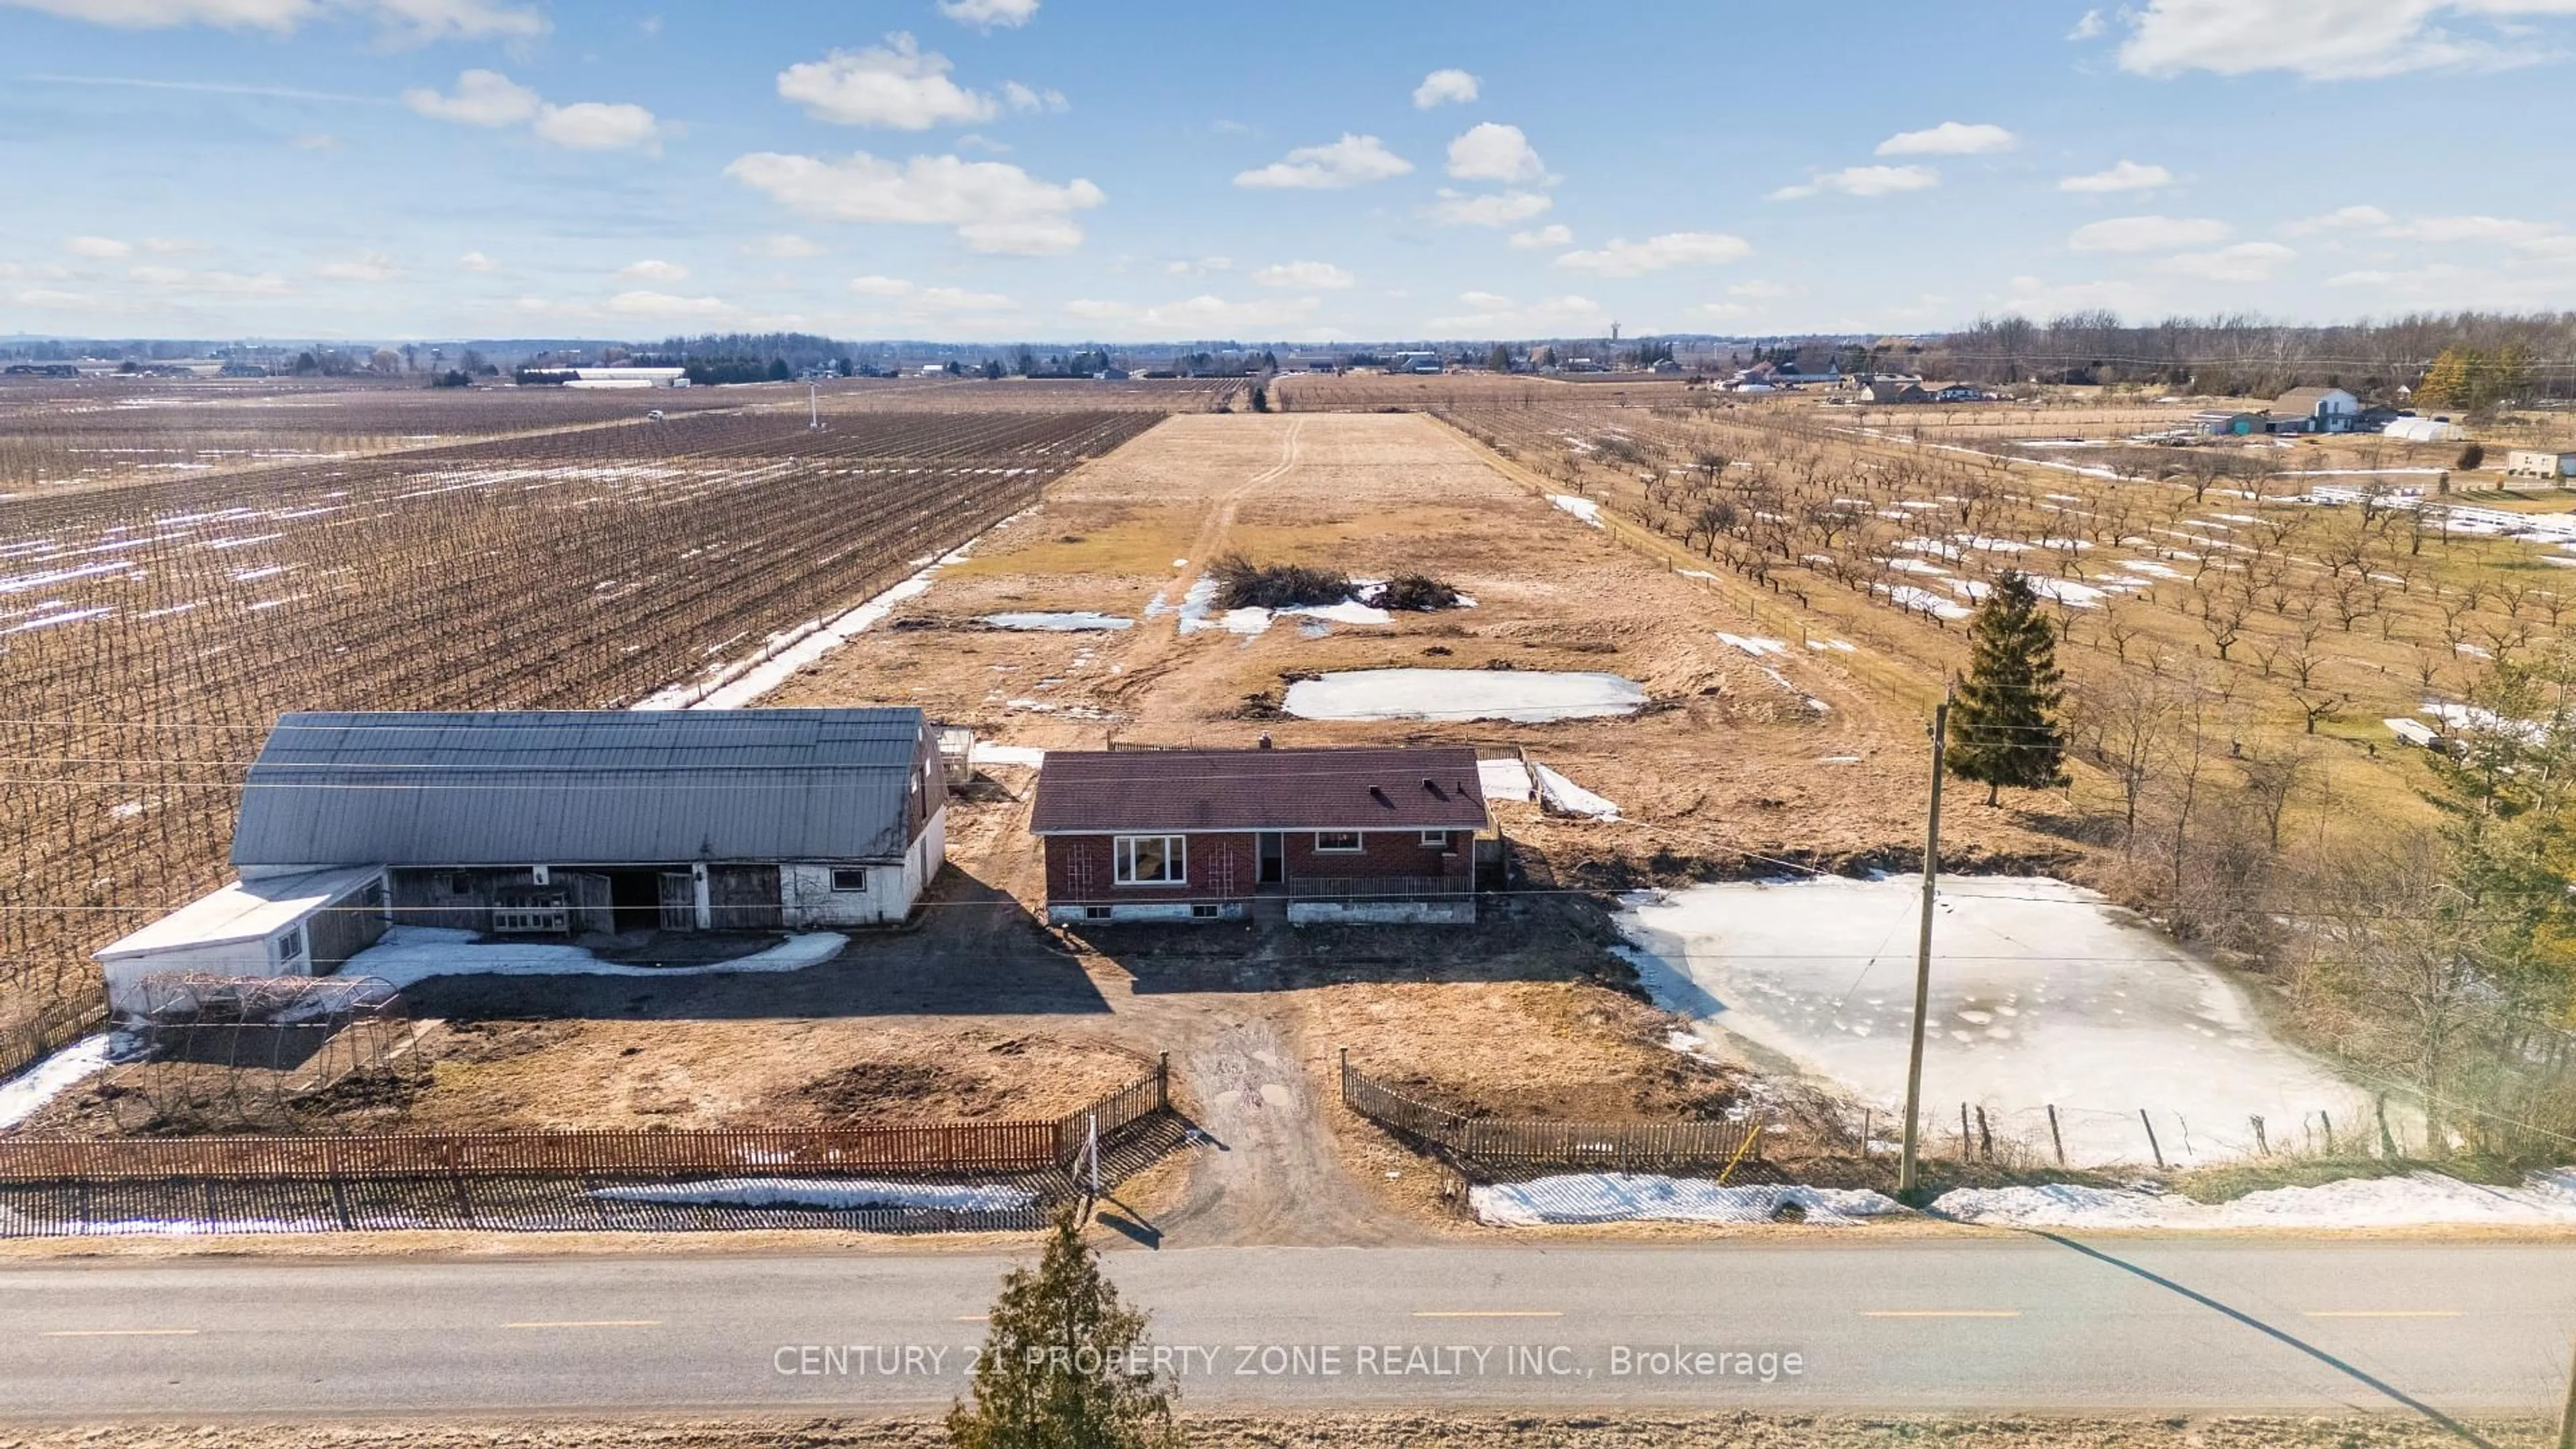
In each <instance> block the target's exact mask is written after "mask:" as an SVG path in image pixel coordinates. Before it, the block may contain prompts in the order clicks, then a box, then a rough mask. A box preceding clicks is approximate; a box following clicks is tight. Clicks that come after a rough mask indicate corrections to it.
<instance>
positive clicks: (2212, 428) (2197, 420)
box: [2191, 408, 2265, 438]
mask: <svg viewBox="0 0 2576 1449" xmlns="http://www.w3.org/2000/svg"><path fill="white" fill-rule="evenodd" d="M2264 421H2265V419H2264V416H2263V414H2261V413H2240V412H2230V411H2228V410H2227V409H2225V408H2204V409H2202V410H2201V411H2199V412H2196V413H2193V414H2192V415H2191V426H2192V430H2193V431H2195V432H2198V433H2202V434H2205V435H2207V436H2209V437H2213V438H2243V437H2249V436H2251V435H2253V434H2255V433H2259V432H2262V431H2263V424H2264Z"/></svg>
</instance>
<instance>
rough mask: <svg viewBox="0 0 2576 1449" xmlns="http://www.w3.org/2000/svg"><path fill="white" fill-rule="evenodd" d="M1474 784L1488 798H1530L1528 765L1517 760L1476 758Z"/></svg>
mask: <svg viewBox="0 0 2576 1449" xmlns="http://www.w3.org/2000/svg"><path fill="white" fill-rule="evenodd" d="M1476 785H1477V788H1478V789H1479V790H1480V791H1482V792H1483V794H1484V796H1485V798H1486V799H1488V800H1519V801H1523V802H1527V801H1528V800H1529V799H1530V798H1531V796H1530V772H1529V767H1528V766H1527V765H1524V764H1522V763H1521V762H1520V761H1518V760H1478V761H1477V762H1476Z"/></svg>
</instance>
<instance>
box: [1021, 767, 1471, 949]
mask: <svg viewBox="0 0 2576 1449" xmlns="http://www.w3.org/2000/svg"><path fill="white" fill-rule="evenodd" d="M1486 823H1487V818H1486V814H1485V796H1484V791H1483V788H1482V785H1481V784H1480V782H1479V780H1478V777H1477V772H1476V752H1475V751H1474V750H1473V749H1467V748H1449V747H1443V748H1428V749H1396V748H1353V749H1306V750H1272V749H1257V750H1117V751H1107V752H1097V753H1085V752H1068V751H1056V750H1051V751H1049V752H1048V753H1047V757H1046V763H1045V764H1044V765H1043V766H1042V767H1041V768H1040V769H1039V771H1038V785H1037V803H1036V806H1035V807H1034V809H1033V811H1032V813H1031V816H1030V821H1029V830H1030V833H1032V834H1034V835H1036V836H1037V837H1038V838H1039V839H1040V840H1041V841H1043V842H1044V844H1045V851H1046V904H1047V919H1048V920H1050V921H1054V922H1057V923H1059V924H1064V923H1073V922H1081V921H1135V920H1147V921H1216V920H1238V919H1241V918H1243V917H1244V916H1246V915H1247V914H1249V913H1250V909H1251V906H1252V903H1253V901H1254V900H1255V899H1256V898H1259V897H1265V896H1270V897H1278V898H1280V899H1282V900H1284V901H1285V903H1286V913H1287V917H1288V919H1289V921H1290V922H1292V923H1299V924H1302V923H1307V922H1319V921H1378V922H1389V921H1403V922H1441V923H1466V922H1471V921H1473V920H1475V918H1476V896H1475V853H1476V852H1475V843H1476V837H1477V835H1478V834H1479V833H1480V832H1481V831H1483V830H1484V829H1485V827H1486Z"/></svg>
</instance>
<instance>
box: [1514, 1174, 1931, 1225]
mask: <svg viewBox="0 0 2576 1449" xmlns="http://www.w3.org/2000/svg"><path fill="white" fill-rule="evenodd" d="M1467 1201H1468V1203H1469V1205H1470V1206H1472V1207H1473V1208H1474V1209H1475V1210H1476V1217H1477V1219H1478V1220H1479V1221H1481V1222H1484V1223H1486V1224H1488V1225H1490V1226H1494V1227H1513V1228H1519V1227H1535V1226H1537V1225H1539V1224H1542V1223H1641V1222H1665V1223H1767V1222H1770V1221H1772V1218H1773V1215H1774V1214H1776V1213H1778V1212H1779V1211H1780V1209H1781V1207H1782V1205H1784V1204H1791V1203H1794V1204H1796V1205H1797V1206H1798V1207H1799V1208H1801V1209H1803V1210H1804V1211H1805V1213H1806V1218H1805V1221H1806V1222H1807V1223H1808V1224H1809V1225H1811V1226H1815V1227H1850V1226H1852V1225H1854V1224H1856V1223H1858V1222H1859V1221H1860V1220H1861V1219H1863V1218H1874V1217H1883V1216H1885V1215H1886V1214H1889V1213H1897V1212H1903V1211H1904V1209H1903V1208H1902V1207H1900V1206H1898V1205H1897V1203H1896V1200H1895V1199H1893V1198H1890V1197H1887V1196H1885V1195H1884V1194H1881V1193H1875V1192H1871V1191H1869V1190H1868V1189H1866V1188H1833V1187H1803V1186H1797V1185H1794V1184H1793V1185H1787V1186H1772V1185H1763V1186H1753V1187H1720V1186H1718V1185H1717V1184H1716V1183H1714V1182H1710V1181H1706V1180H1704V1179H1700V1178H1688V1177H1659V1176H1655V1175H1652V1174H1648V1173H1636V1172H1581V1173H1567V1174H1564V1175H1562V1176H1557V1177H1542V1178H1537V1179H1534V1180H1532V1181H1529V1182H1502V1183H1492V1184H1488V1185H1484V1186H1478V1187H1471V1188H1469V1189H1468V1190H1467Z"/></svg>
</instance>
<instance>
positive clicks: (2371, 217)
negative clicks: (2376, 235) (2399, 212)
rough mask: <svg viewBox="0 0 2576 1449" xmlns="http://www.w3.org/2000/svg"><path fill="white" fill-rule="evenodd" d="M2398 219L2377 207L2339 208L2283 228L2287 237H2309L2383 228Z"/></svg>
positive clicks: (2302, 219) (2301, 219) (2305, 218)
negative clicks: (2360, 229) (2319, 234)
mask: <svg viewBox="0 0 2576 1449" xmlns="http://www.w3.org/2000/svg"><path fill="white" fill-rule="evenodd" d="M2396 219H2397V218H2395V217H2393V216H2390V215H2389V214H2388V213H2387V212H2384V211H2382V210H2380V209H2379V208H2378V207H2375V206H2345V207H2338V208H2337V209H2335V210H2333V211H2329V212H2327V213H2325V214H2324V215H2322V216H2309V217H2302V218H2300V219H2299V220H2297V221H2294V222H2291V223H2289V224H2288V225H2287V226H2284V227H2282V228H2281V231H2282V233H2283V234H2284V235H2286V236H2308V235H2311V234H2313V233H2316V232H2321V231H2351V230H2355V229H2359V228H2363V227H2382V226H2386V225H2388V224H2389V223H2390V222H2393V221H2395V220H2396Z"/></svg>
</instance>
